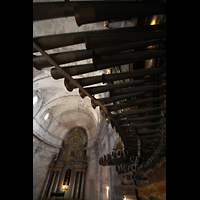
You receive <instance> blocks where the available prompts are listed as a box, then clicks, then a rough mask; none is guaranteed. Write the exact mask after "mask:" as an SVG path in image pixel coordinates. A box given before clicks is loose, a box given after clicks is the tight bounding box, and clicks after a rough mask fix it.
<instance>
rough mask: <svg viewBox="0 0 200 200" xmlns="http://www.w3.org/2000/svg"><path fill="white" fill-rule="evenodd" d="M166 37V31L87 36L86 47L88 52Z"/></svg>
mask: <svg viewBox="0 0 200 200" xmlns="http://www.w3.org/2000/svg"><path fill="white" fill-rule="evenodd" d="M165 37H166V31H143V32H132V33H115V34H107V35H106V34H105V35H94V34H93V35H89V34H86V36H85V46H86V49H87V50H90V49H95V48H99V47H105V46H112V45H117V44H124V43H130V42H139V41H147V40H153V39H161V38H165Z"/></svg>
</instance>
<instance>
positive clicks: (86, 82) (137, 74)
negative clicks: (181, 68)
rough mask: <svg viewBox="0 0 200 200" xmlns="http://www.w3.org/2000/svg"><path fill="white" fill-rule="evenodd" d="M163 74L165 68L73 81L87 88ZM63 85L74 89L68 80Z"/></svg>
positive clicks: (103, 75)
mask: <svg viewBox="0 0 200 200" xmlns="http://www.w3.org/2000/svg"><path fill="white" fill-rule="evenodd" d="M165 72H166V67H152V68H148V69H137V70H132V71H128V72H122V73H116V74H102V75H100V76H93V77H88V78H80V79H75V80H76V81H77V82H79V84H80V85H82V86H87V85H92V84H96V83H101V82H103V83H106V82H110V81H116V80H123V79H126V78H139V77H143V76H146V75H153V74H160V73H165ZM65 83H66V84H67V85H68V86H69V87H70V88H73V89H74V88H76V87H75V86H74V85H73V84H72V83H71V82H70V81H68V80H65Z"/></svg>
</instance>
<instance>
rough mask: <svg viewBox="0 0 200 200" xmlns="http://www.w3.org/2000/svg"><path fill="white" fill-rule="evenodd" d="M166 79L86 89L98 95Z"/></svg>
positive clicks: (134, 81) (136, 81)
mask: <svg viewBox="0 0 200 200" xmlns="http://www.w3.org/2000/svg"><path fill="white" fill-rule="evenodd" d="M164 78H165V77H164ZM164 78H163V77H162V78H159V79H149V78H146V79H142V80H133V81H128V82H124V83H119V84H108V85H104V86H96V87H89V88H85V90H86V91H87V92H89V93H90V94H98V93H102V92H107V91H111V90H114V89H120V88H127V87H130V86H136V85H143V84H145V83H148V82H152V81H157V80H161V79H164Z"/></svg>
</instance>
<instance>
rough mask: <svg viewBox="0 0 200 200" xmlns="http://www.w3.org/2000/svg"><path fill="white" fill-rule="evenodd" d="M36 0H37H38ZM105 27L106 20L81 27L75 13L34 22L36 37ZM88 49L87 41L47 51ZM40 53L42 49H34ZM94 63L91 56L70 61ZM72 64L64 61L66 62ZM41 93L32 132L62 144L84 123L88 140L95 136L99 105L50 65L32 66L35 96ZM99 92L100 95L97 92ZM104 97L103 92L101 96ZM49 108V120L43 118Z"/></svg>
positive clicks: (54, 143) (101, 71)
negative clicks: (68, 84) (70, 85)
mask: <svg viewBox="0 0 200 200" xmlns="http://www.w3.org/2000/svg"><path fill="white" fill-rule="evenodd" d="M35 2H36V1H35ZM97 29H103V22H100V23H94V24H90V25H83V26H81V27H78V26H77V24H76V22H75V19H74V17H68V18H58V19H52V20H43V21H35V22H33V37H37V36H42V35H51V34H60V33H68V32H77V31H88V30H97ZM79 49H85V46H84V44H78V45H71V46H67V47H63V48H62V49H61V48H57V49H53V50H48V51H47V52H48V53H56V52H60V51H63V50H65V51H72V50H79ZM35 55H40V53H38V52H37V53H35ZM86 63H91V59H86V60H82V61H77V62H71V63H69V64H70V65H76V64H86ZM69 64H65V65H61V66H67V65H69ZM103 72H104V73H106V70H99V71H97V72H91V73H85V74H82V75H79V76H74V77H73V78H80V77H86V76H94V75H100V74H102V73H103ZM38 90H39V91H40V92H41V93H42V100H41V101H40V102H37V103H36V104H35V105H34V106H33V133H34V134H35V135H36V136H38V137H39V138H40V139H42V140H44V141H45V142H47V143H48V144H51V145H53V146H56V147H58V148H60V147H61V146H62V142H63V139H64V138H65V136H66V134H67V133H68V131H69V130H70V129H71V128H73V127H75V126H81V127H83V128H84V129H85V130H86V132H87V134H88V142H89V143H88V144H90V141H91V142H92V141H93V139H95V135H96V130H97V126H98V123H99V117H100V116H99V112H98V110H99V108H96V109H93V108H92V106H91V100H90V99H89V98H88V97H85V98H84V99H82V98H81V97H80V95H79V92H78V89H74V90H73V91H72V92H68V90H67V89H66V88H65V86H64V80H63V79H60V80H54V79H53V78H52V76H51V74H50V68H45V69H42V70H36V69H35V68H33V96H34V95H35V94H36V92H37V91H38ZM98 96H99V95H98ZM101 97H102V96H101ZM48 110H50V111H51V115H50V117H49V119H48V120H44V116H45V114H46V112H47V111H48Z"/></svg>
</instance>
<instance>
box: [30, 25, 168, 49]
mask: <svg viewBox="0 0 200 200" xmlns="http://www.w3.org/2000/svg"><path fill="white" fill-rule="evenodd" d="M165 27H166V25H165V24H158V25H146V26H138V27H137V26H136V27H125V28H114V29H104V30H94V31H81V32H74V33H62V34H55V35H46V36H39V37H34V41H35V42H37V44H38V45H40V46H41V47H42V48H43V49H44V50H49V49H54V48H59V47H63V46H69V45H74V44H79V43H84V42H85V35H86V34H89V35H90V36H92V35H99V36H103V35H105V34H116V33H130V32H131V33H132V32H137V31H155V30H162V29H164V28H165ZM33 52H37V50H36V49H35V48H33Z"/></svg>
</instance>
